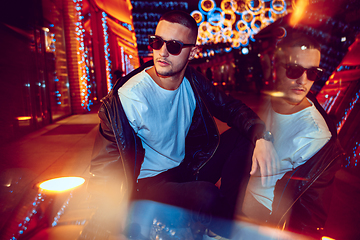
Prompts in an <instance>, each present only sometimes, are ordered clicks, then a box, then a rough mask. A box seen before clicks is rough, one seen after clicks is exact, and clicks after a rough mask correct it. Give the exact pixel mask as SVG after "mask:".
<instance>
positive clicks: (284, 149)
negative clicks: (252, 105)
mask: <svg viewBox="0 0 360 240" xmlns="http://www.w3.org/2000/svg"><path fill="white" fill-rule="evenodd" d="M309 102H310V103H311V106H310V107H307V108H305V109H303V110H301V111H299V112H297V113H294V114H288V115H285V114H279V113H276V112H275V111H274V110H273V109H272V107H271V104H269V107H268V109H267V111H268V113H267V119H266V126H267V128H268V130H270V131H271V133H272V134H273V136H274V148H275V150H276V152H277V154H278V157H279V159H280V169H279V171H278V172H277V174H276V176H275V178H274V179H273V180H274V181H273V182H272V184H270V186H266V187H264V186H262V184H261V178H262V177H261V176H260V173H259V171H258V172H257V173H256V174H254V175H252V176H251V177H250V180H249V184H248V188H247V191H248V192H247V193H246V194H249V193H251V194H252V195H253V197H254V198H255V199H256V200H257V201H258V202H260V203H261V204H263V205H264V206H265V207H267V208H268V209H269V210H270V211H271V210H272V202H273V199H274V188H275V183H276V181H277V180H279V179H281V178H282V177H283V176H284V174H285V173H286V172H288V171H292V170H293V169H295V168H296V167H298V166H299V165H301V164H304V163H305V162H306V161H307V160H308V159H310V158H311V157H312V156H313V155H315V154H316V153H317V152H318V151H319V150H320V149H321V148H322V147H323V146H324V145H325V144H326V143H327V142H328V141H329V139H330V138H331V133H330V131H329V128H328V126H327V125H326V122H325V120H324V118H323V117H322V115H321V114H320V113H319V111H318V110H317V109H316V107H315V106H314V104H313V103H312V102H311V101H310V100H309ZM244 207H246V206H244Z"/></svg>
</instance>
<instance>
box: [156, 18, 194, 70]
mask: <svg viewBox="0 0 360 240" xmlns="http://www.w3.org/2000/svg"><path fill="white" fill-rule="evenodd" d="M155 35H156V36H159V37H161V38H162V39H163V40H165V41H169V40H176V41H179V42H182V43H184V44H191V43H193V42H191V38H190V36H191V30H190V29H189V28H187V27H185V26H183V25H181V24H178V23H171V22H168V21H164V20H162V21H160V22H159V23H158V25H157V27H156V31H155ZM153 54H154V56H153V58H154V66H155V70H156V73H157V74H158V75H160V76H162V77H169V76H175V75H178V74H179V73H181V72H183V71H185V67H186V65H187V63H188V60H190V59H192V58H193V57H194V54H195V50H194V47H185V48H183V49H182V50H181V52H180V54H178V55H172V54H170V53H169V52H168V50H167V48H166V44H165V43H164V45H163V46H162V47H161V48H160V49H159V50H155V49H154V50H153Z"/></svg>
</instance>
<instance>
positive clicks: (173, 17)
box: [159, 10, 198, 43]
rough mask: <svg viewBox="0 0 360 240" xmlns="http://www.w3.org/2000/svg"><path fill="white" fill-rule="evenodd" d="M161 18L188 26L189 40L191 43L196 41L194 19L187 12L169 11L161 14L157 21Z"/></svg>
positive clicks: (196, 33)
mask: <svg viewBox="0 0 360 240" xmlns="http://www.w3.org/2000/svg"><path fill="white" fill-rule="evenodd" d="M162 20H164V21H168V22H171V23H178V24H181V25H183V26H185V27H187V28H189V29H190V30H191V40H192V42H193V43H196V39H197V35H198V26H197V23H196V21H195V19H194V18H193V17H192V16H191V15H190V14H189V13H187V12H184V11H180V10H174V11H170V12H167V13H165V14H164V15H162V16H161V18H160V20H159V22H160V21H162Z"/></svg>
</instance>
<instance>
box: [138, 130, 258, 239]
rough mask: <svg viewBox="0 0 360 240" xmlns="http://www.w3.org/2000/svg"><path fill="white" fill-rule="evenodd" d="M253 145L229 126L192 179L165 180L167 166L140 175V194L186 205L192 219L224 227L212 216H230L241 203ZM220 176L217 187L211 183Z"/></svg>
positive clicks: (215, 181) (170, 172) (168, 174)
mask: <svg viewBox="0 0 360 240" xmlns="http://www.w3.org/2000/svg"><path fill="white" fill-rule="evenodd" d="M253 149H254V146H253V144H252V143H251V142H250V140H248V139H247V138H245V137H244V136H243V135H241V134H240V133H239V132H238V131H237V130H236V129H229V130H227V131H226V132H224V133H223V134H221V137H220V145H219V147H218V149H217V151H216V153H215V154H214V156H213V157H212V158H211V159H210V160H209V162H208V163H207V164H206V165H205V166H204V167H203V168H202V169H201V170H200V172H199V174H198V176H197V180H196V181H195V180H194V181H188V180H184V181H182V180H179V179H177V180H174V181H173V180H169V179H171V177H169V176H170V175H171V174H172V172H173V171H174V170H175V169H170V170H169V171H167V172H164V173H161V174H159V175H157V176H155V177H151V178H145V179H140V180H139V184H138V189H139V195H140V198H142V199H148V200H153V201H156V202H161V203H165V204H169V205H174V206H177V207H181V208H185V209H188V210H190V211H191V212H192V218H193V221H199V222H201V223H203V224H204V225H207V226H209V228H210V229H212V230H213V228H212V227H211V225H213V224H214V228H216V226H217V227H219V228H221V229H224V226H221V225H220V224H218V223H216V224H215V223H214V221H213V220H212V219H214V218H213V217H214V216H215V217H219V218H222V219H228V220H232V219H233V217H234V216H233V215H234V212H235V208H236V206H237V205H238V204H239V206H242V201H243V200H242V199H243V196H244V194H245V190H246V185H247V183H248V179H249V176H250V169H251V158H252V153H253ZM220 178H221V186H220V189H219V188H218V187H216V186H215V184H216V183H217V182H218V180H219V179H220ZM220 226H221V227H220ZM214 232H217V231H216V229H214ZM219 234H220V233H219ZM222 235H224V234H222Z"/></svg>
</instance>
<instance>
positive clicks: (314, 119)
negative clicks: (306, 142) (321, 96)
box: [293, 105, 331, 138]
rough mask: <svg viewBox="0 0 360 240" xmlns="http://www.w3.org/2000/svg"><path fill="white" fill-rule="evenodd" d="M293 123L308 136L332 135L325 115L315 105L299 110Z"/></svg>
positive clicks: (326, 136)
mask: <svg viewBox="0 0 360 240" xmlns="http://www.w3.org/2000/svg"><path fill="white" fill-rule="evenodd" d="M293 124H294V125H296V126H297V127H300V128H301V129H302V132H303V133H304V134H306V136H307V137H312V138H328V137H331V133H330V130H329V127H328V125H327V123H326V121H325V119H324V117H323V116H322V115H321V113H320V112H319V111H318V109H317V108H316V107H315V106H314V105H312V106H311V107H308V108H306V109H304V111H301V112H299V114H298V115H297V116H296V118H294V121H293Z"/></svg>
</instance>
